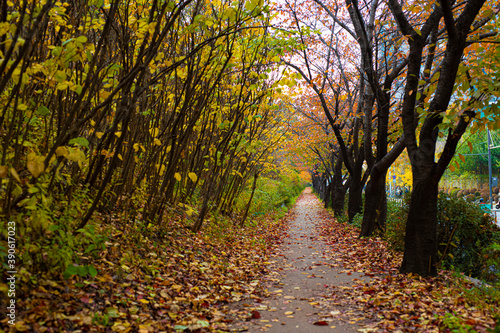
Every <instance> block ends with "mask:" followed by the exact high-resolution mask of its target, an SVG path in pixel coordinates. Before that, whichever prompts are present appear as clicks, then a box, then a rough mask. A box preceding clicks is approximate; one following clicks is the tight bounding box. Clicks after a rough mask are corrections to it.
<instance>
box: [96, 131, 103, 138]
mask: <svg viewBox="0 0 500 333" xmlns="http://www.w3.org/2000/svg"><path fill="white" fill-rule="evenodd" d="M103 135H104V133H103V132H96V133H95V136H97V138H98V139H100V138H102V136H103Z"/></svg>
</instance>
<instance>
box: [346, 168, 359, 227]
mask: <svg viewBox="0 0 500 333" xmlns="http://www.w3.org/2000/svg"><path fill="white" fill-rule="evenodd" d="M362 207H363V184H362V180H361V175H359V176H358V175H356V177H355V179H353V180H352V182H351V186H350V187H349V203H348V206H347V215H348V217H349V222H352V220H353V219H354V217H355V216H356V214H358V213H359V212H361V209H362Z"/></svg>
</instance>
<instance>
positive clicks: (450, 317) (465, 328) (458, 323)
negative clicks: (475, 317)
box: [442, 313, 476, 333]
mask: <svg viewBox="0 0 500 333" xmlns="http://www.w3.org/2000/svg"><path fill="white" fill-rule="evenodd" d="M463 322H464V319H463V318H462V317H460V316H459V315H457V314H456V313H453V314H451V313H447V314H445V316H444V318H443V319H442V326H443V327H442V329H448V330H449V331H451V332H457V333H462V332H464V333H465V332H476V331H475V330H473V329H472V326H470V325H467V324H464V323H463Z"/></svg>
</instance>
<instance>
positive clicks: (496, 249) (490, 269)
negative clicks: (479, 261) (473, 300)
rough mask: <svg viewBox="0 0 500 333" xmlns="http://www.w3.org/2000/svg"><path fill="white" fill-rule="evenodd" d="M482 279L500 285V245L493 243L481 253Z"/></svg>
mask: <svg viewBox="0 0 500 333" xmlns="http://www.w3.org/2000/svg"><path fill="white" fill-rule="evenodd" d="M482 256H483V267H482V268H483V277H484V279H485V280H486V281H490V282H496V283H497V284H499V285H500V244H499V243H493V244H490V245H489V246H487V247H486V248H484V249H483V251H482Z"/></svg>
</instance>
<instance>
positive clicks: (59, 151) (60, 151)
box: [56, 146, 69, 156]
mask: <svg viewBox="0 0 500 333" xmlns="http://www.w3.org/2000/svg"><path fill="white" fill-rule="evenodd" d="M68 154H69V153H68V148H66V147H64V146H60V147H57V149H56V155H57V156H68Z"/></svg>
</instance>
